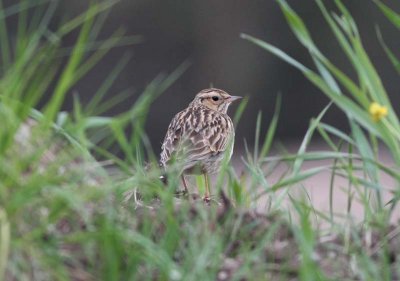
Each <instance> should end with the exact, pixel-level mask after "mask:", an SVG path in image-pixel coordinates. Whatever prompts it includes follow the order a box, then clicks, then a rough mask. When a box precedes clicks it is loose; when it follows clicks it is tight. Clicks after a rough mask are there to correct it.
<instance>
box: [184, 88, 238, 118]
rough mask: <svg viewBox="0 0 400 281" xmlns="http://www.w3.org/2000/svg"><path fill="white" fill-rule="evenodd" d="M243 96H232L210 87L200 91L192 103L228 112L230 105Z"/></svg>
mask: <svg viewBox="0 0 400 281" xmlns="http://www.w3.org/2000/svg"><path fill="white" fill-rule="evenodd" d="M241 98H242V97H239V96H231V95H229V94H228V93H227V92H225V91H223V90H220V89H215V88H210V89H205V90H202V91H200V92H199V93H198V94H197V95H196V97H195V98H194V100H193V101H192V103H191V105H203V106H205V107H207V108H209V109H212V110H215V111H218V112H221V113H227V111H228V107H229V105H230V104H231V103H232V102H234V101H235V100H238V99H241Z"/></svg>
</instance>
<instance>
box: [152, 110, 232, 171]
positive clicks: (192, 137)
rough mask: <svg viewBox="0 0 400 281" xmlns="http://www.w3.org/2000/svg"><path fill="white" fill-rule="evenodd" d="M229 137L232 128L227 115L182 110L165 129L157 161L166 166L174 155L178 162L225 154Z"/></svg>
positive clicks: (210, 111)
mask: <svg viewBox="0 0 400 281" xmlns="http://www.w3.org/2000/svg"><path fill="white" fill-rule="evenodd" d="M232 136H233V125H232V121H231V119H230V118H229V117H228V116H227V115H225V116H224V115H222V114H219V113H217V112H214V111H212V110H205V109H202V110H190V109H186V110H183V111H181V112H179V113H178V114H177V115H175V117H174V118H173V119H172V121H171V123H170V125H169V127H168V131H167V134H166V136H165V139H164V142H163V145H162V148H161V149H162V152H161V160H160V162H161V163H162V164H163V165H165V164H166V163H167V162H168V161H169V160H170V158H171V157H172V155H174V154H176V153H177V156H176V158H177V159H176V160H177V161H184V162H196V161H201V160H203V159H206V158H207V157H209V156H210V154H214V155H215V154H218V153H220V152H224V151H225V149H226V148H227V146H228V143H229V140H230V139H231V137H232Z"/></svg>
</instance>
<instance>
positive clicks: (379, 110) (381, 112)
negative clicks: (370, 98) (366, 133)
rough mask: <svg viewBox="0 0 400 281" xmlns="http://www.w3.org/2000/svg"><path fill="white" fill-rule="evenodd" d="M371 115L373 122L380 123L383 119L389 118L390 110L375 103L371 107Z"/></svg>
mask: <svg viewBox="0 0 400 281" xmlns="http://www.w3.org/2000/svg"><path fill="white" fill-rule="evenodd" d="M369 114H371V117H372V120H374V121H375V122H378V121H379V120H381V119H382V118H383V117H385V116H387V114H388V109H387V107H386V106H382V105H380V104H379V103H377V102H373V103H371V105H370V106H369Z"/></svg>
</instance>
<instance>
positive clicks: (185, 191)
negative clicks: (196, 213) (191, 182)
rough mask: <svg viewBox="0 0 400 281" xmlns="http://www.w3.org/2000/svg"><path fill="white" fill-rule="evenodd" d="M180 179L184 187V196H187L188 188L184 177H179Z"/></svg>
mask: <svg viewBox="0 0 400 281" xmlns="http://www.w3.org/2000/svg"><path fill="white" fill-rule="evenodd" d="M181 179H182V183H183V186H184V188H185V190H184V194H189V189H188V186H187V183H186V179H185V176H184V175H182V176H181Z"/></svg>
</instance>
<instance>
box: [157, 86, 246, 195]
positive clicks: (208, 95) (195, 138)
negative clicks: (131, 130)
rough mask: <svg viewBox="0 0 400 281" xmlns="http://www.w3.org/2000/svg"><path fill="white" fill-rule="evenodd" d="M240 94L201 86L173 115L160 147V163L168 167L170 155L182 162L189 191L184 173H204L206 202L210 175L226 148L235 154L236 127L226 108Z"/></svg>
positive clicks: (186, 189)
mask: <svg viewBox="0 0 400 281" xmlns="http://www.w3.org/2000/svg"><path fill="white" fill-rule="evenodd" d="M240 98H241V97H239V96H231V95H229V94H228V93H226V92H225V91H223V90H220V89H215V88H211V89H205V90H202V91H201V92H199V93H198V94H197V95H196V97H195V98H194V100H193V101H192V102H191V103H190V104H189V106H188V107H187V108H186V109H184V110H182V111H181V112H179V113H178V114H176V115H175V117H174V118H173V119H172V121H171V123H170V124H169V127H168V131H167V134H166V136H165V138H164V142H163V144H162V147H161V150H162V151H161V159H160V165H161V166H162V167H164V168H166V167H167V166H168V164H169V163H170V161H171V159H174V160H175V161H176V162H177V163H178V164H180V165H181V166H180V167H182V168H181V171H180V172H181V178H182V182H183V185H184V187H185V192H186V193H187V192H188V187H187V183H186V180H185V174H203V175H204V179H205V184H206V191H205V196H204V201H206V202H209V201H210V188H209V177H208V175H209V174H213V173H216V172H217V171H218V170H219V168H220V165H221V161H222V159H223V158H224V152H225V150H226V149H230V152H229V155H228V156H229V158H230V157H231V156H232V152H233V142H234V137H235V129H234V127H233V123H232V120H231V118H230V117H229V116H228V115H227V111H228V107H229V105H230V104H231V103H232V102H233V101H235V100H238V99H240Z"/></svg>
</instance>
